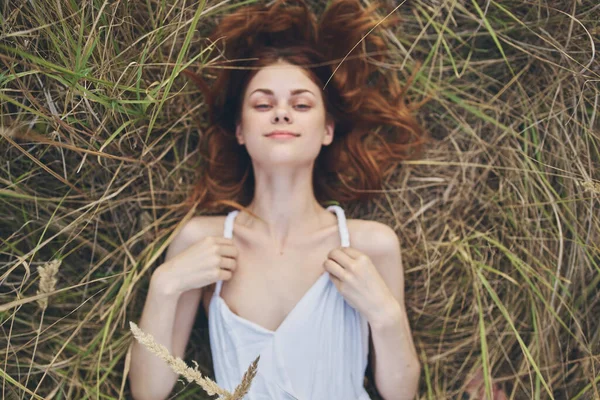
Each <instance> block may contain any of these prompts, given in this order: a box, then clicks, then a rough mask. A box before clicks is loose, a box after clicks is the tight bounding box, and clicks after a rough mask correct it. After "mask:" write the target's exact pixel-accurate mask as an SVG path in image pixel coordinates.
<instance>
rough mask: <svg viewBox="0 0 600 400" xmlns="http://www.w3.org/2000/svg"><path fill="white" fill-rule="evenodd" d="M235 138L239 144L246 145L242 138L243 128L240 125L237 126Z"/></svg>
mask: <svg viewBox="0 0 600 400" xmlns="http://www.w3.org/2000/svg"><path fill="white" fill-rule="evenodd" d="M235 137H236V138H237V141H238V144H240V145H243V144H244V138H243V136H242V127H241V125H240V124H239V123H237V124H235Z"/></svg>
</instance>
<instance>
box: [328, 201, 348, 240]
mask: <svg viewBox="0 0 600 400" xmlns="http://www.w3.org/2000/svg"><path fill="white" fill-rule="evenodd" d="M332 210H333V211H335V213H336V214H337V217H338V229H339V231H340V239H341V241H342V247H350V232H348V224H346V214H345V213H344V209H343V208H342V207H340V206H337V205H332V206H329V207H327V211H332Z"/></svg>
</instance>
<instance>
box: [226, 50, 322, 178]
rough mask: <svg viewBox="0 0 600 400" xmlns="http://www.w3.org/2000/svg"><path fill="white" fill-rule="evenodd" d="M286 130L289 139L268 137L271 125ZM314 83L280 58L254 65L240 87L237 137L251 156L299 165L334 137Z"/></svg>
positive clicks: (269, 162)
mask: <svg viewBox="0 0 600 400" xmlns="http://www.w3.org/2000/svg"><path fill="white" fill-rule="evenodd" d="M278 130H281V131H290V132H293V133H295V134H297V135H298V136H297V137H294V138H292V139H277V138H269V137H267V136H266V135H267V134H269V133H271V132H273V131H278ZM333 130H334V124H333V122H329V121H327V118H326V112H325V106H324V103H323V98H322V96H321V88H320V87H318V86H317V85H316V84H315V83H314V82H313V81H312V80H311V79H310V78H309V77H308V76H307V75H306V73H305V72H304V70H303V69H302V68H300V67H298V66H295V65H292V64H289V63H287V62H283V61H280V62H278V63H276V64H272V65H270V66H267V67H264V68H262V69H261V70H259V71H258V72H257V73H256V75H254V77H253V78H252V79H251V80H250V82H249V84H248V87H247V88H246V91H245V93H244V100H243V104H242V112H241V121H240V123H239V124H238V125H237V129H236V137H237V139H238V143H240V144H244V145H245V146H246V149H247V151H248V153H249V154H250V156H251V157H252V159H253V160H254V162H257V163H259V164H263V163H264V164H267V165H272V164H277V165H280V166H282V165H290V166H298V165H302V164H310V163H312V162H313V161H314V160H315V159H316V158H317V156H318V155H319V152H320V151H321V147H322V146H323V145H329V144H330V143H331V142H332V140H333Z"/></svg>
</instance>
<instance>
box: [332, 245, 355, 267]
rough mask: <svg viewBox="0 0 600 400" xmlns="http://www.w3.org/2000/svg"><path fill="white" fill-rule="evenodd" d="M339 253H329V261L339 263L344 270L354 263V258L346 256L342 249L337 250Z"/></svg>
mask: <svg viewBox="0 0 600 400" xmlns="http://www.w3.org/2000/svg"><path fill="white" fill-rule="evenodd" d="M337 250H339V251H332V252H331V253H329V255H328V259H331V260H333V261H335V262H337V263H338V264H340V266H342V268H343V267H344V266H345V265H349V264H350V263H351V262H353V261H354V258H352V257H351V256H350V255H348V254H346V253H345V252H344V250H341V249H337Z"/></svg>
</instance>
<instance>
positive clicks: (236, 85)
mask: <svg viewBox="0 0 600 400" xmlns="http://www.w3.org/2000/svg"><path fill="white" fill-rule="evenodd" d="M289 3H293V4H289ZM377 7H378V5H377V4H374V5H372V6H370V7H368V8H367V9H364V8H363V7H362V6H361V5H360V3H359V1H358V0H337V1H333V3H332V4H331V5H330V6H329V7H328V8H327V10H325V11H324V13H323V15H322V17H321V21H320V22H319V23H317V21H316V17H315V16H314V14H313V13H312V12H311V11H310V10H309V9H308V7H307V5H306V3H305V1H303V0H293V1H286V0H276V1H275V2H274V3H273V4H272V5H270V6H256V5H254V6H247V7H244V8H241V9H238V10H236V12H234V13H233V14H230V15H227V16H225V17H224V18H223V19H222V21H220V23H219V24H218V26H217V27H216V28H215V30H214V31H213V33H212V34H211V35H210V37H209V40H210V42H211V43H212V45H214V46H215V48H216V49H218V52H219V53H220V54H222V55H223V56H224V58H225V59H226V60H235V61H236V68H231V67H226V68H222V67H220V68H219V69H218V70H217V78H216V82H215V83H214V84H213V85H212V88H209V86H208V84H207V83H206V81H205V80H204V79H203V78H201V77H200V76H199V74H196V73H192V72H191V71H185V74H186V75H187V76H188V77H190V78H191V79H193V80H194V81H195V82H196V84H197V85H198V86H199V88H200V90H201V91H202V93H203V95H204V99H205V102H206V103H207V105H208V108H209V118H210V122H209V126H208V128H207V130H206V131H205V132H204V135H203V137H202V138H201V142H200V148H199V151H200V154H201V156H202V161H203V164H204V165H203V166H202V168H201V175H200V177H199V179H198V181H197V183H196V184H195V185H194V186H193V188H192V191H191V193H190V195H189V197H188V198H187V201H186V204H187V205H189V206H190V207H198V208H200V209H211V210H213V211H214V212H217V213H221V212H227V211H228V210H230V209H231V208H232V207H233V208H235V209H244V210H246V211H248V210H247V209H246V208H245V206H246V205H248V204H249V203H250V202H251V201H252V197H253V195H254V174H253V169H252V162H251V159H250V155H249V154H248V152H247V150H246V147H245V146H241V145H239V144H238V143H237V141H236V139H235V128H236V124H237V123H239V121H240V118H241V114H240V113H241V107H242V102H243V96H241V95H240V94H241V93H244V92H245V89H246V87H247V85H248V83H249V82H250V80H251V79H252V77H253V76H254V75H255V74H256V73H257V72H258V70H260V69H261V68H263V67H266V66H268V65H271V64H273V63H275V62H277V61H278V60H283V61H286V62H288V63H291V64H294V65H297V66H299V67H301V68H303V69H304V70H305V71H306V72H307V74H308V76H309V77H310V79H312V81H313V82H314V83H315V84H316V85H317V86H319V87H321V88H322V89H323V92H322V97H323V100H324V104H325V112H326V114H327V116H328V117H329V118H333V121H334V122H335V136H334V140H333V142H332V143H331V145H329V146H323V147H322V149H321V151H320V153H319V155H318V156H317V159H316V160H315V165H314V170H313V188H314V193H315V197H316V199H317V201H318V202H319V203H321V204H323V203H325V202H329V203H335V202H339V203H341V202H348V201H354V200H366V199H369V198H372V197H373V196H375V195H376V194H377V191H379V190H381V187H382V184H383V181H384V179H385V178H386V177H387V176H388V175H389V174H390V173H392V172H393V170H394V168H395V167H396V166H397V165H398V164H399V163H400V162H401V161H402V160H405V159H408V158H414V157H416V156H418V155H419V154H420V153H421V150H422V145H423V144H424V143H425V142H426V141H427V139H428V137H429V136H428V134H427V133H426V132H425V131H424V129H423V128H422V127H421V126H419V124H418V123H417V121H416V119H415V117H414V116H413V115H412V112H413V111H414V110H415V109H418V108H419V107H420V106H421V105H423V104H424V103H425V102H427V101H428V100H429V98H426V99H425V100H423V101H421V103H419V104H418V105H412V106H411V105H408V104H407V102H406V101H405V96H404V95H405V90H406V88H402V87H401V86H400V84H399V83H398V80H397V77H396V76H395V73H393V71H386V72H388V73H387V74H384V73H383V72H382V71H379V70H378V69H377V68H376V66H375V65H373V64H372V63H370V62H369V60H368V57H370V58H371V59H373V60H375V61H376V62H381V61H383V58H384V57H383V55H384V54H385V53H386V45H385V42H384V40H383V38H382V37H380V36H377V34H376V31H375V30H374V31H373V32H371V33H370V34H368V35H367V36H366V37H364V38H363V36H365V35H366V34H367V33H368V32H369V31H370V30H371V29H372V28H374V27H375V26H376V25H377V24H378V22H379V21H380V20H381V18H376V16H375V10H376V9H377ZM397 22H398V18H397V17H388V18H387V19H385V20H384V21H383V22H382V23H381V26H383V27H387V26H389V25H392V24H394V23H397ZM223 39H224V40H225V42H224V41H223ZM357 43H358V44H359V45H357ZM418 66H419V67H420V63H419V64H418ZM205 68H208V67H206V66H205ZM418 69H419V68H416V69H415V71H418ZM413 78H414V74H413V75H412V76H411V77H410V78H409V79H408V82H407V87H408V85H410V83H411V82H412V80H413ZM383 127H387V128H388V129H387V130H386V132H385V136H384V133H383V132H380V130H381V129H380V128H383ZM248 212H249V211H248ZM249 213H250V214H252V213H251V212H249ZM252 215H254V214H252Z"/></svg>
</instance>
